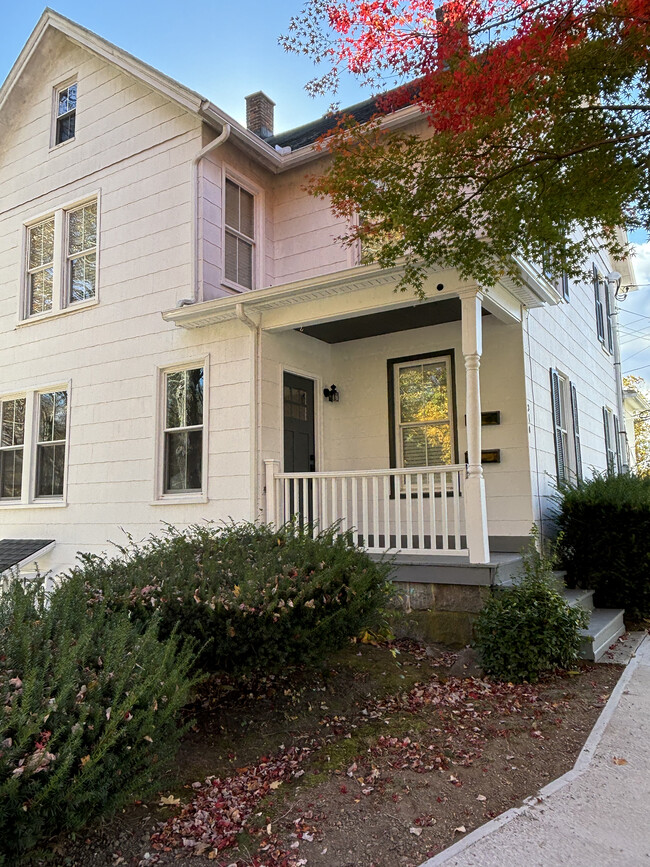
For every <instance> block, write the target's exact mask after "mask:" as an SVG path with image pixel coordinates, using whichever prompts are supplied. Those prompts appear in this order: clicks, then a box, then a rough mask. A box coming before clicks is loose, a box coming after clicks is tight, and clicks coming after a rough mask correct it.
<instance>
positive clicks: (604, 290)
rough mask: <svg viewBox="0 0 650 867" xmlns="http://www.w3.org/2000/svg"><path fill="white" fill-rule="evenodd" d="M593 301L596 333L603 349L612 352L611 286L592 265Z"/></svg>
mask: <svg viewBox="0 0 650 867" xmlns="http://www.w3.org/2000/svg"><path fill="white" fill-rule="evenodd" d="M593 285H594V302H595V305H596V334H597V335H598V340H599V341H600V342H601V343H602V345H603V349H606V350H607V351H608V352H609V353H610V354H611V353H613V352H614V330H613V327H612V297H611V292H612V290H611V287H610V285H609V283H608V281H607V280H606V279H605V277H603V276H602V275H601V274H600V272H599V271H598V268H597V267H596V266H595V265H594V266H593Z"/></svg>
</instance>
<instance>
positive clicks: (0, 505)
mask: <svg viewBox="0 0 650 867" xmlns="http://www.w3.org/2000/svg"><path fill="white" fill-rule="evenodd" d="M67 507H68V504H67V503H66V502H65V501H64V500H52V501H51V502H46V501H43V500H38V501H34V502H33V503H12V502H11V501H9V500H0V509H67Z"/></svg>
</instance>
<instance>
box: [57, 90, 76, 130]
mask: <svg viewBox="0 0 650 867" xmlns="http://www.w3.org/2000/svg"><path fill="white" fill-rule="evenodd" d="M76 114H77V85H76V83H75V84H68V85H66V87H62V88H61V89H60V90H57V92H56V129H55V133H54V144H55V145H58V144H62V143H63V142H64V141H70V139H73V138H74V133H75V121H76Z"/></svg>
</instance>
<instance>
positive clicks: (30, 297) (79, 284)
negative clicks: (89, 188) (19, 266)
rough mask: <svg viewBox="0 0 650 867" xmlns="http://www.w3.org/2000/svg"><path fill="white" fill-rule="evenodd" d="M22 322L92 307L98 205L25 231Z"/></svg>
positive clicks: (63, 212) (78, 207) (73, 209)
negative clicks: (85, 304) (87, 306)
mask: <svg viewBox="0 0 650 867" xmlns="http://www.w3.org/2000/svg"><path fill="white" fill-rule="evenodd" d="M26 232H27V239H26V248H27V251H26V263H25V266H26V267H25V272H26V273H25V280H24V298H23V303H22V305H21V308H22V318H23V319H31V318H33V317H37V316H46V315H48V314H54V313H60V312H62V311H63V310H66V309H72V308H75V307H79V306H84V303H93V302H94V301H95V299H96V295H97V246H98V200H97V198H96V197H95V198H93V199H90V200H87V201H85V202H81V203H79V204H74V205H70V206H67V207H64V208H59V209H58V210H56V211H54V213H52V214H48V215H47V216H45V217H41V218H39V219H38V220H37V221H35V222H33V223H31V224H27V226H26Z"/></svg>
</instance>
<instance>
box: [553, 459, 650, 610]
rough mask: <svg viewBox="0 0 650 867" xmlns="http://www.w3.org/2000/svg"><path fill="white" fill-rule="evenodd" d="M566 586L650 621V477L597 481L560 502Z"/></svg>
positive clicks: (567, 492) (569, 490) (564, 494)
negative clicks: (592, 593)
mask: <svg viewBox="0 0 650 867" xmlns="http://www.w3.org/2000/svg"><path fill="white" fill-rule="evenodd" d="M558 504H559V514H558V516H557V523H558V526H559V528H560V531H561V533H562V560H563V565H564V567H565V568H566V570H567V582H568V583H569V585H570V586H577V587H583V588H588V589H591V590H594V591H595V592H594V601H595V603H596V605H597V606H599V607H604V608H625V612H626V615H628V616H629V617H633V618H637V617H639V618H642V617H647V616H650V477H648V476H635V475H619V476H596V477H595V478H593V479H592V480H591V481H589V482H584V483H582V484H581V485H579V486H577V487H570V486H565V487H563V489H562V490H561V491H560V493H559V496H558Z"/></svg>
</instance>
